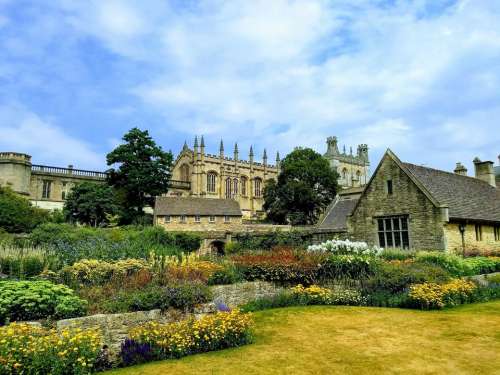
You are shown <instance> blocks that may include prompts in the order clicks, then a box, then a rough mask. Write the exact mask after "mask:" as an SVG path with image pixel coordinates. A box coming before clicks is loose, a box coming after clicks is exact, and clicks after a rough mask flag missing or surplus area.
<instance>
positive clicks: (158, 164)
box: [106, 128, 173, 220]
mask: <svg viewBox="0 0 500 375" xmlns="http://www.w3.org/2000/svg"><path fill="white" fill-rule="evenodd" d="M123 141H124V142H125V143H124V144H121V145H119V146H118V147H117V148H115V149H114V150H113V151H111V152H110V153H109V154H108V155H107V157H106V159H107V163H108V165H109V166H113V165H115V166H117V168H111V169H109V170H108V183H109V185H111V186H113V187H114V188H115V189H116V191H117V194H118V196H119V197H120V203H121V205H122V206H123V208H124V210H125V215H126V217H128V218H129V220H134V219H137V217H141V216H143V215H144V207H146V206H153V204H154V199H155V197H156V196H158V195H161V194H163V193H166V192H167V190H168V184H169V180H170V177H171V169H172V162H173V157H172V153H171V152H164V151H163V150H162V149H161V147H159V146H157V145H156V143H155V142H154V140H153V139H152V138H151V136H150V135H149V133H148V131H147V130H144V131H142V130H140V129H138V128H133V129H132V130H130V131H129V132H128V133H127V134H125V135H124V136H123Z"/></svg>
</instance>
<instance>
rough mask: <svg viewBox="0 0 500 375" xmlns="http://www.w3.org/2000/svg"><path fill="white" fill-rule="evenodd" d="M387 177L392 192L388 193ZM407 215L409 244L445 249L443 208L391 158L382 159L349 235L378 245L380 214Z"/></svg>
mask: <svg viewBox="0 0 500 375" xmlns="http://www.w3.org/2000/svg"><path fill="white" fill-rule="evenodd" d="M387 180H392V185H393V193H392V194H388V192H387V188H386V184H387ZM398 215H408V217H409V223H408V225H409V240H410V247H411V248H412V249H417V250H444V248H445V239H444V231H443V224H444V221H443V219H442V213H441V210H440V209H439V208H437V207H435V206H434V205H433V203H432V202H431V201H430V200H429V199H428V198H427V197H426V195H425V194H424V193H422V191H421V190H420V189H419V188H418V187H417V186H416V185H415V183H414V182H413V181H412V180H411V179H410V178H409V177H408V175H407V174H406V173H405V172H404V171H403V170H402V169H401V168H399V166H398V165H397V164H396V163H395V162H394V161H393V160H392V159H391V158H390V157H389V156H387V155H386V156H385V157H384V159H383V160H382V162H381V164H380V166H379V168H378V170H377V172H376V174H375V176H374V177H373V180H372V181H371V183H370V184H369V185H368V186H367V188H366V191H365V193H364V195H363V196H362V197H361V198H360V201H359V204H358V207H357V209H356V210H355V212H353V214H352V216H351V217H350V218H349V219H348V232H349V235H350V236H351V237H352V238H353V239H355V240H358V241H366V242H367V243H368V244H370V245H379V241H378V235H377V220H376V218H377V217H380V216H398Z"/></svg>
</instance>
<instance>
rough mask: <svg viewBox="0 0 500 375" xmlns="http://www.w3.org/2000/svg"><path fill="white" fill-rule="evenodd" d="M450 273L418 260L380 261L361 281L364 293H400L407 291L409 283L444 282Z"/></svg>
mask: <svg viewBox="0 0 500 375" xmlns="http://www.w3.org/2000/svg"><path fill="white" fill-rule="evenodd" d="M449 279H450V274H449V273H448V272H447V271H446V270H444V269H443V268H441V267H439V266H436V265H433V264H426V263H419V262H399V261H395V262H391V263H388V262H382V263H379V264H378V265H377V268H376V270H375V272H374V274H373V275H372V276H370V277H369V278H368V279H367V280H366V281H364V282H363V287H364V292H365V295H370V294H373V293H391V294H395V295H397V294H400V293H405V292H407V291H408V288H409V287H410V285H411V284H419V283H424V282H437V283H440V282H445V281H448V280H449Z"/></svg>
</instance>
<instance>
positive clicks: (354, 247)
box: [307, 240, 383, 255]
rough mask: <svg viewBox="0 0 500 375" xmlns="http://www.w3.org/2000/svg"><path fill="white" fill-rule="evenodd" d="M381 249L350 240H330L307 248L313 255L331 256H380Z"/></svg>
mask: <svg viewBox="0 0 500 375" xmlns="http://www.w3.org/2000/svg"><path fill="white" fill-rule="evenodd" d="M382 250H383V249H381V248H380V247H377V246H373V247H371V246H368V244H367V243H366V242H353V241H349V240H329V241H326V242H323V243H321V244H319V245H311V246H309V247H308V248H307V251H308V252H311V253H330V254H356V255H380V254H381V253H382Z"/></svg>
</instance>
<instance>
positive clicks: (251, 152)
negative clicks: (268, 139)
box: [250, 146, 253, 157]
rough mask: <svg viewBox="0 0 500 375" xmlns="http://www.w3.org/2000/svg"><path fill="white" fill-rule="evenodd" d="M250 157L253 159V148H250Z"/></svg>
mask: <svg viewBox="0 0 500 375" xmlns="http://www.w3.org/2000/svg"><path fill="white" fill-rule="evenodd" d="M250 157H253V146H250Z"/></svg>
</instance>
